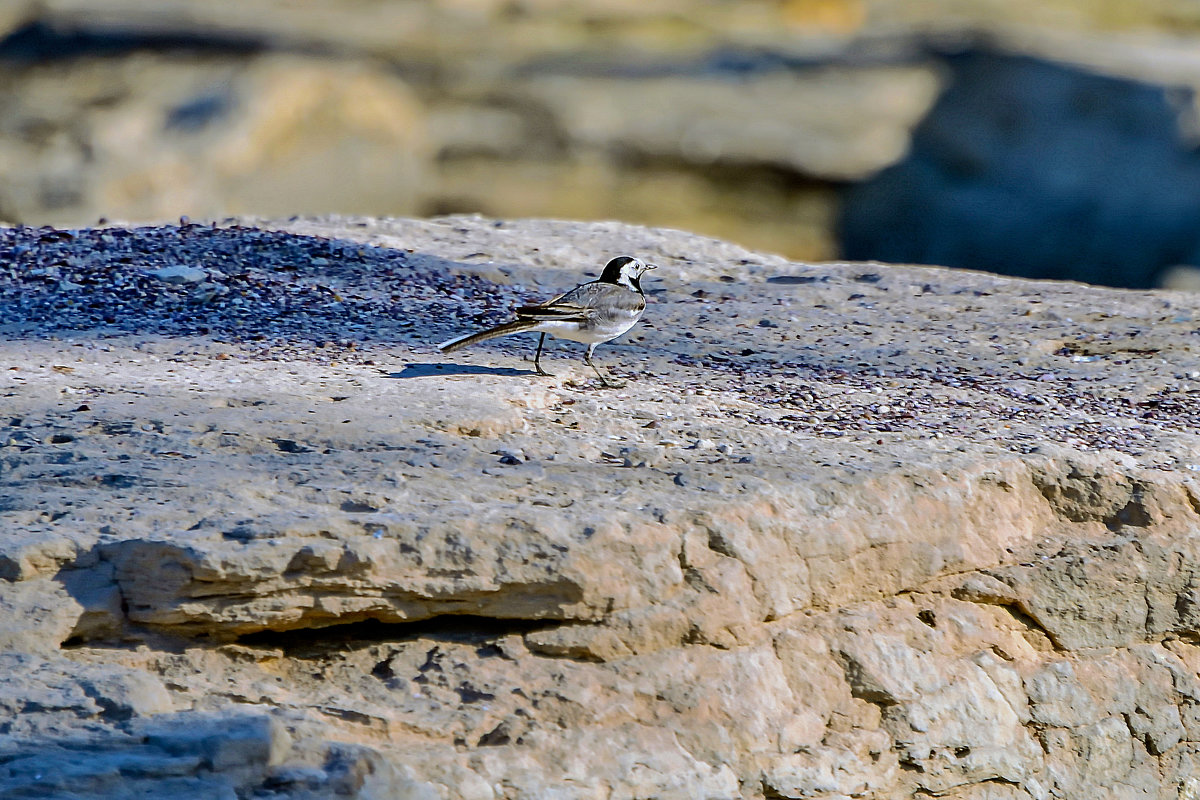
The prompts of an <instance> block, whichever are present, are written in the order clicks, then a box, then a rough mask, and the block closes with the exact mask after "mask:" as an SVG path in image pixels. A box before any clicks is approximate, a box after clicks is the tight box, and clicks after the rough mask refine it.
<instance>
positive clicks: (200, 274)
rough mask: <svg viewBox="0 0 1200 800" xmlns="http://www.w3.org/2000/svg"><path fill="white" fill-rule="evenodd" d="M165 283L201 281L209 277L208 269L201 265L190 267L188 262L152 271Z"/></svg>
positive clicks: (152, 273)
mask: <svg viewBox="0 0 1200 800" xmlns="http://www.w3.org/2000/svg"><path fill="white" fill-rule="evenodd" d="M150 274H151V275H153V276H154V277H155V278H158V279H159V280H160V281H162V282H163V283H199V282H200V281H202V280H204V279H205V278H207V277H208V272H207V271H206V270H203V269H200V268H199V267H189V266H187V265H186V264H175V265H173V266H170V267H163V268H162V269H156V270H154V271H152V272H151V273H150Z"/></svg>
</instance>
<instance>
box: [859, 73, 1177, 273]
mask: <svg viewBox="0 0 1200 800" xmlns="http://www.w3.org/2000/svg"><path fill="white" fill-rule="evenodd" d="M946 63H947V65H948V67H949V71H950V83H949V85H948V86H947V88H946V90H945V91H944V93H943V94H942V95H941V97H940V98H939V99H938V101H937V103H936V104H935V105H934V107H933V109H932V110H931V111H930V113H929V114H928V116H927V117H926V118H925V119H924V120H923V121H922V122H921V124H920V125H919V126H918V127H917V129H916V131H915V132H914V135H913V143H912V149H911V152H910V153H909V155H908V156H907V157H906V158H905V159H904V160H903V161H901V162H900V163H898V164H896V165H895V166H893V167H890V168H888V169H886V170H884V171H882V172H881V173H880V174H878V175H877V176H875V177H874V178H872V179H869V180H867V181H864V182H863V183H860V184H858V185H856V186H853V187H850V188H849V189H848V190H847V191H846V194H845V196H844V206H843V210H842V216H841V220H840V224H839V235H840V239H841V245H842V254H843V256H845V257H846V258H849V259H854V260H878V261H889V262H893V263H919V264H940V265H944V266H952V267H964V268H969V269H981V270H988V271H991V272H999V273H1003V274H1008V275H1017V276H1022V277H1028V278H1055V279H1070V280H1079V281H1085V282H1088V283H1096V284H1104V285H1109V286H1124V287H1135V288H1137V287H1148V286H1152V285H1154V283H1155V281H1156V279H1157V277H1158V275H1159V273H1160V272H1161V271H1162V270H1163V269H1164V268H1166V267H1169V266H1172V265H1175V264H1197V263H1200V153H1198V152H1197V150H1196V148H1195V146H1194V143H1193V142H1189V141H1187V140H1185V138H1184V135H1183V132H1182V130H1181V114H1182V109H1183V108H1184V107H1185V105H1186V103H1187V102H1188V101H1189V100H1190V93H1188V92H1186V91H1184V90H1174V89H1168V88H1165V87H1162V86H1154V85H1150V84H1145V83H1139V82H1136V81H1132V80H1125V79H1120V78H1112V77H1107V76H1103V75H1097V74H1093V73H1089V72H1085V71H1084V70H1082V69H1079V68H1075V67H1070V66H1065V65H1060V64H1054V63H1050V62H1046V61H1042V60H1039V59H1036V58H1031V57H1026V56H1015V55H1006V54H1002V53H996V52H988V51H983V50H973V51H968V52H965V53H962V54H958V55H953V56H949V57H947V59H946Z"/></svg>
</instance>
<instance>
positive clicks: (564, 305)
mask: <svg viewBox="0 0 1200 800" xmlns="http://www.w3.org/2000/svg"><path fill="white" fill-rule="evenodd" d="M599 288H600V287H599V285H598V283H597V282H596V281H592V282H591V283H585V284H583V285H582V286H576V287H575V288H574V289H572V290H571V291H569V292H564V293H563V294H560V295H559V296H558V297H555V298H552V299H550V300H547V301H546V302H544V303H538V304H537V305H535V306H521V307H520V308H518V309H517V317H518V318H519V319H546V320H561V321H574V322H584V321H586V320H587V319H588V317H590V316H591V315H592V314H594V313H595V310H594V308H593V307H594V305H595V303H594V302H591V301H592V299H593V298H594V296H595V294H596V291H597V289H599Z"/></svg>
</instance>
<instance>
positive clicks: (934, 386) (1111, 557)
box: [0, 217, 1200, 800]
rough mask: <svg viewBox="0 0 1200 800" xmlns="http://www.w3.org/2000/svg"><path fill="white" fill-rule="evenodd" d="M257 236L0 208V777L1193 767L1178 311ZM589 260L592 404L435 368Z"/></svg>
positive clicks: (528, 242)
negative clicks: (605, 333) (69, 287)
mask: <svg viewBox="0 0 1200 800" xmlns="http://www.w3.org/2000/svg"><path fill="white" fill-rule="evenodd" d="M242 222H243V223H249V222H250V221H248V220H247V221H242ZM259 226H260V227H254V226H252V225H250V224H240V225H237V226H230V227H216V228H213V227H211V226H183V227H179V228H176V227H170V228H161V227H160V228H153V227H147V228H140V229H136V230H127V229H123V228H110V229H106V230H105V231H86V230H76V231H71V232H55V231H52V230H50V229H19V230H13V229H4V230H0V249H2V250H3V251H4V252H7V253H9V254H10V256H9V257H11V258H12V259H13V263H14V266H15V267H17V269H14V270H12V271H11V272H9V271H3V272H0V303H3V304H4V307H5V309H6V319H5V321H4V323H3V324H4V325H5V326H6V327H5V331H6V337H7V338H4V339H2V340H0V375H3V376H4V377H3V378H2V380H4V381H5V383H4V386H3V389H2V391H3V393H4V394H5V395H6V396H5V397H4V401H5V405H4V409H5V410H4V416H3V417H0V425H3V426H4V427H5V430H6V431H8V433H6V435H5V437H4V438H3V441H5V442H6V444H4V445H3V446H2V447H0V469H3V472H0V524H2V525H3V526H4V528H3V529H4V530H5V532H6V535H5V536H4V537H3V541H0V570H2V572H0V620H3V622H0V640H2V641H3V647H2V649H3V652H0V667H2V669H0V765H3V766H2V767H0V794H21V793H23V794H25V795H38V794H41V795H53V793H56V792H57V793H58V794H60V795H64V796H70V795H71V794H75V795H77V796H78V795H90V796H114V797H123V796H128V797H134V796H160V795H164V794H168V793H172V792H174V793H179V794H183V795H188V796H217V797H221V796H228V797H234V796H255V795H262V796H267V795H274V796H278V797H287V798H297V799H299V798H306V799H307V798H317V797H328V796H335V795H336V796H347V797H363V798H370V797H413V798H434V797H443V796H454V797H460V796H461V797H471V798H494V797H498V796H500V795H501V794H508V795H512V796H520V797H547V796H557V797H564V798H574V797H580V798H582V797H592V796H599V795H604V796H608V795H612V796H631V797H633V796H642V797H678V798H692V797H714V798H731V799H732V798H747V799H749V798H761V797H764V796H767V797H770V796H780V797H795V798H811V797H821V796H838V795H841V796H847V797H849V796H855V795H858V796H868V795H875V796H880V797H922V796H941V797H952V798H966V799H967V800H980V799H981V798H982V799H984V800H1012V799H1013V798H1021V797H1026V798H1055V797H1078V796H1088V795H1091V796H1102V795H1105V793H1113V792H1116V793H1118V795H1120V794H1121V793H1124V794H1128V795H1129V796H1134V794H1135V792H1142V793H1143V794H1145V793H1149V794H1152V795H1153V794H1159V795H1164V796H1167V795H1173V794H1178V793H1179V792H1180V791H1182V790H1180V788H1179V787H1181V786H1183V787H1186V786H1188V785H1189V784H1188V783H1187V782H1188V781H1189V780H1191V779H1192V776H1193V775H1194V774H1195V769H1196V767H1197V762H1198V758H1200V750H1198V748H1197V745H1196V741H1197V737H1198V736H1200V712H1198V711H1197V708H1200V678H1198V675H1200V647H1197V646H1196V644H1195V642H1196V640H1197V636H1200V611H1197V608H1198V607H1200V603H1198V601H1197V598H1198V597H1200V587H1197V586H1196V585H1195V581H1194V579H1193V576H1194V575H1195V574H1198V573H1200V570H1198V569H1197V562H1198V559H1200V552H1198V551H1197V549H1196V547H1195V541H1194V540H1195V536H1194V531H1195V529H1196V526H1197V524H1200V512H1198V511H1197V509H1198V508H1200V501H1198V500H1197V497H1200V484H1197V479H1196V475H1195V472H1196V469H1195V465H1196V464H1198V463H1200V437H1198V436H1197V433H1196V429H1195V425H1194V419H1195V413H1196V409H1195V407H1194V402H1193V399H1192V398H1193V397H1194V395H1195V391H1194V386H1195V378H1194V377H1191V376H1193V375H1195V374H1198V373H1200V356H1197V354H1196V353H1195V351H1194V348H1193V347H1192V345H1191V339H1192V338H1193V337H1192V332H1193V331H1194V329H1195V327H1196V320H1197V319H1200V305H1198V303H1200V301H1197V300H1196V299H1195V298H1194V297H1193V296H1191V295H1185V294H1175V293H1161V292H1126V291H1116V290H1102V289H1096V288H1090V287H1086V286H1081V285H1075V284H1054V283H1048V282H1043V283H1037V284H1032V283H1029V282H1027V281H1021V280H1016V279H1006V278H1000V277H997V276H990V275H985V274H978V273H966V272H958V271H953V270H945V269H932V268H922V267H882V266H879V265H872V266H871V267H870V268H869V269H868V268H866V267H864V266H863V265H860V264H851V263H828V264H800V263H792V262H788V261H786V260H785V259H783V258H781V257H778V256H769V255H763V254H757V253H754V252H751V251H747V250H745V249H742V248H739V247H737V246H735V245H731V244H728V243H723V242H719V241H714V240H711V239H706V238H703V237H698V236H694V235H690V234H684V233H680V232H676V231H666V230H655V229H648V228H642V227H636V226H626V225H621V224H618V223H593V224H589V223H578V222H556V221H551V220H530V221H520V220H517V221H496V220H491V219H486V218H481V217H445V218H439V219H434V220H406V219H388V220H374V219H364V218H319V219H299V220H292V221H288V222H274V223H265V222H261V221H260V223H259ZM105 236H107V237H109V238H108V239H105V238H102V237H105ZM123 243H124V244H123ZM101 244H103V245H104V247H103V248H101V247H100V246H99V245H101ZM126 244H128V245H129V249H127V250H126V249H122V248H123V247H125V245H126ZM20 248H23V249H20ZM247 250H251V251H252V252H253V254H254V255H253V258H252V259H250V263H248V264H246V263H244V262H243V261H239V260H238V259H247V258H249V257H248V256H242V255H238V254H239V253H244V252H245V251H247ZM410 251H411V252H410ZM609 252H631V253H636V254H639V255H644V256H646V257H648V258H652V259H653V260H654V261H655V263H658V264H659V265H660V266H661V269H660V270H658V272H657V273H656V275H655V280H654V281H653V282H651V283H649V284H647V288H648V289H649V290H650V300H651V302H650V304H649V307H648V310H647V313H646V317H645V320H644V322H643V323H642V324H641V325H640V326H639V327H638V328H636V329H634V330H633V331H631V332H630V334H627V335H626V336H625V337H622V338H621V339H619V340H617V341H615V342H613V343H610V344H608V345H605V346H604V347H603V348H601V349H600V350H599V351H598V352H597V354H596V357H597V358H598V359H600V360H601V363H603V365H604V366H605V367H607V368H609V369H611V370H612V371H613V372H614V373H616V374H618V375H619V376H620V377H621V378H623V379H627V380H628V384H627V386H626V387H624V388H622V389H620V390H605V389H602V388H600V387H598V386H597V385H595V384H594V383H589V382H588V381H589V380H590V379H589V378H588V377H587V376H588V373H589V370H588V369H587V367H586V366H585V365H584V364H582V363H581V361H580V359H579V358H578V347H577V346H576V345H574V344H572V343H565V344H564V343H562V342H556V343H555V346H554V347H553V348H550V349H548V350H547V352H546V353H545V354H544V359H546V361H545V363H546V365H547V366H548V367H550V369H551V371H557V372H559V373H561V374H560V376H559V377H553V378H543V377H540V376H535V375H533V374H532V370H530V369H529V366H528V362H527V361H523V360H522V359H523V358H527V357H528V355H529V352H530V349H531V346H530V345H531V343H530V341H528V337H527V338H526V340H520V339H517V338H513V339H507V340H496V341H492V342H488V343H486V344H483V345H480V346H479V347H477V348H474V349H470V350H464V351H462V352H461V353H456V354H454V355H453V358H449V357H447V356H445V355H443V354H441V353H439V352H437V351H436V350H435V349H434V347H433V344H432V343H433V342H436V341H442V340H444V339H446V338H449V337H450V336H452V335H454V334H457V333H462V332H464V331H465V330H469V329H470V328H472V327H474V326H477V325H481V324H486V321H487V320H489V319H490V318H491V317H490V316H489V315H495V314H497V313H499V312H503V310H504V309H505V308H508V307H510V306H512V305H517V304H520V303H523V302H528V301H529V299H530V295H531V294H535V293H536V294H543V293H544V294H546V295H549V294H552V293H554V292H556V291H561V290H562V289H564V288H569V287H570V286H571V285H574V283H575V282H577V281H578V280H579V279H580V278H581V276H582V275H583V274H584V273H585V272H586V271H587V270H592V271H594V270H596V269H598V268H599V267H600V266H601V265H602V262H603V260H604V256H603V255H601V256H597V253H600V254H605V253H609ZM147 253H170V254H171V261H169V262H167V263H168V264H169V263H176V264H178V263H186V264H193V263H194V264H205V265H206V266H207V265H209V264H212V265H214V267H213V269H210V270H208V277H207V278H206V281H207V282H211V283H213V284H214V286H218V287H221V288H228V289H229V290H230V291H229V292H228V296H229V297H230V298H232V297H236V298H238V299H241V300H242V302H241V303H240V304H237V305H233V304H232V300H231V299H230V300H229V301H227V300H226V299H225V298H226V295H222V296H221V297H215V296H214V299H213V301H212V302H210V303H207V304H204V305H200V306H197V305H196V304H192V303H188V301H187V298H188V296H189V294H190V292H191V291H192V287H191V286H190V285H178V286H177V285H174V284H170V283H166V282H162V281H149V282H147V281H145V277H144V271H145V269H146V266H145V264H146V261H145V258H144V257H141V256H144V255H145V254H147ZM478 254H484V255H483V256H479V255H478ZM134 255H139V258H134V257H133V256H134ZM127 257H128V258H127ZM122 259H127V260H122ZM239 264H243V266H244V268H245V272H246V277H241V275H242V271H241V270H239V269H238V266H239ZM52 265H54V267H55V269H56V273H55V274H56V275H59V276H61V277H66V278H73V277H74V276H75V275H76V274H79V275H80V280H77V281H76V282H79V283H81V285H83V287H84V288H83V289H80V290H76V291H75V292H72V293H70V294H69V295H65V294H64V293H61V292H58V291H57V289H56V288H55V286H54V285H51V281H49V280H47V277H48V276H49V273H46V274H41V275H35V274H32V270H34V269H43V268H49V267H50V266H52ZM83 273H86V274H87V276H88V281H87V282H83V281H82V275H83ZM660 273H661V274H660ZM127 279H128V280H129V281H130V283H131V284H132V285H133V286H135V287H137V291H143V292H146V291H150V290H149V289H146V288H145V287H147V286H152V287H154V288H153V292H154V294H152V295H150V296H151V297H153V300H152V301H151V300H148V299H147V297H145V296H143V295H138V294H137V293H136V292H134V291H129V290H126V289H122V287H123V286H126V285H127V284H126V283H125V281H126V280H127ZM55 280H57V278H56V279H55ZM299 280H303V281H304V282H305V286H306V291H305V292H297V291H290V292H289V289H288V287H291V286H293V284H295V283H297V282H298V281H299ZM139 281H140V282H139ZM530 287H537V289H536V292H535V291H534V290H532V289H531V288H530ZM81 293H82V302H81V300H80V297H81ZM334 295H336V296H337V297H338V298H340V299H335V298H334ZM281 297H282V298H286V300H287V302H286V303H283V302H281V301H280V298H281ZM88 302H92V303H97V304H99V305H101V306H104V307H108V306H111V305H113V304H116V303H120V304H123V305H122V306H121V308H122V311H121V315H120V318H119V319H115V320H114V321H113V322H111V323H105V325H106V326H105V327H97V324H96V320H95V318H94V317H93V316H92V314H93V313H95V312H94V310H93V309H91V307H90V306H89V305H88ZM168 305H169V306H170V307H171V308H172V309H173V312H172V313H171V314H169V315H167V314H163V313H162V308H163V307H166V306H168ZM761 319H770V320H772V321H773V322H775V323H776V324H777V325H778V327H768V326H762V325H759V324H758V321H759V320H761ZM1130 319H1136V320H1138V324H1137V325H1136V326H1132V327H1131V326H1130V323H1129V322H1128V320H1130ZM414 320H416V321H418V322H419V324H414ZM283 323H286V325H284V324H283ZM277 325H279V327H276V326H277ZM205 330H207V331H208V332H207V333H206V332H204V331H205ZM215 339H220V341H214V340H215ZM747 350H749V351H751V352H750V353H748V354H746V353H745V351H747ZM554 361H559V362H560V363H558V364H553V363H552V362H554ZM56 366H58V367H60V368H59V369H56V368H55V367H56ZM63 366H69V367H71V369H61V367H63ZM10 367H17V369H15V370H12V369H10ZM1050 373H1052V374H1054V375H1055V380H1053V381H1047V380H1039V376H1043V375H1046V374H1050ZM82 399H86V401H87V402H86V406H87V410H86V411H83V410H79V408H80V405H81V402H80V401H81V400H82ZM650 423H653V425H651V424H650ZM17 433H20V434H21V436H19V437H18V436H17V435H16V434H17ZM746 456H752V458H749V459H747V458H746ZM677 476H683V478H684V479H683V480H681V481H679V480H676V477H677ZM1114 787H1115V788H1114ZM1189 791H1190V790H1189Z"/></svg>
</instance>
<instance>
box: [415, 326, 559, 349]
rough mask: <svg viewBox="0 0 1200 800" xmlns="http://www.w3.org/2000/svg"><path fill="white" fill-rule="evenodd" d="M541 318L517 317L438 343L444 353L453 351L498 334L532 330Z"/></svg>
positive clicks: (504, 334)
mask: <svg viewBox="0 0 1200 800" xmlns="http://www.w3.org/2000/svg"><path fill="white" fill-rule="evenodd" d="M538 322H539V320H536V319H517V320H513V321H512V322H506V323H504V324H503V325H497V326H496V327H494V328H488V329H487V330H486V331H480V332H479V333H468V334H467V335H466V336H459V337H458V338H457V339H450V340H449V341H445V342H442V343H441V344H439V345H438V349H439V350H441V351H442V352H443V353H453V352H454V351H455V350H461V349H462V348H464V347H466V346H468V345H472V344H477V343H479V342H486V341H487V340H488V339H495V338H496V337H497V336H508V335H509V334H510V333H521V332H522V331H528V330H532V329H534V328H536V327H537V325H538Z"/></svg>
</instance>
